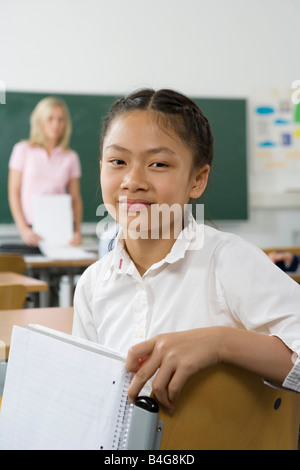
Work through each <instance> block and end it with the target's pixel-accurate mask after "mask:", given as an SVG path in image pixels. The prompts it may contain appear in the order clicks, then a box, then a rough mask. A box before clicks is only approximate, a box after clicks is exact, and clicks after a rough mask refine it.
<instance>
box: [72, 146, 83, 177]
mask: <svg viewBox="0 0 300 470" xmlns="http://www.w3.org/2000/svg"><path fill="white" fill-rule="evenodd" d="M80 177H81V164H80V159H79V155H78V153H76V152H74V151H72V165H71V172H70V179H73V178H80Z"/></svg>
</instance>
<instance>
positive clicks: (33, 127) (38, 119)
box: [29, 96, 72, 149]
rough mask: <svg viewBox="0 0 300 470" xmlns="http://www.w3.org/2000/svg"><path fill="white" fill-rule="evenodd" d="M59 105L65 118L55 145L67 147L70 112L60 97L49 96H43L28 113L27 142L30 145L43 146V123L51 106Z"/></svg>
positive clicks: (70, 127)
mask: <svg viewBox="0 0 300 470" xmlns="http://www.w3.org/2000/svg"><path fill="white" fill-rule="evenodd" d="M58 106H59V107H60V108H62V109H63V111H64V114H65V120H66V127H65V130H64V133H63V135H62V137H61V138H60V140H59V142H57V145H59V146H60V147H62V148H63V149H67V148H69V142H70V137H71V132H72V123H71V118H70V113H69V110H68V107H67V105H66V103H65V102H64V101H63V100H61V99H60V98H56V97H53V96H49V97H47V98H43V99H42V100H41V101H39V102H38V104H37V105H36V106H35V108H34V109H33V111H32V113H31V115H30V136H29V142H30V143H31V144H32V145H41V146H42V147H44V146H45V144H46V142H45V135H44V132H43V124H44V122H45V121H46V120H47V119H48V117H49V115H50V113H51V111H52V109H53V108H56V107H58Z"/></svg>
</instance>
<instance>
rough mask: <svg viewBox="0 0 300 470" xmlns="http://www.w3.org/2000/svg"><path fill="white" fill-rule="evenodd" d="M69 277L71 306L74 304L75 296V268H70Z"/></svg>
mask: <svg viewBox="0 0 300 470" xmlns="http://www.w3.org/2000/svg"><path fill="white" fill-rule="evenodd" d="M68 278H69V299H70V307H72V305H73V297H74V287H75V285H74V273H73V269H68Z"/></svg>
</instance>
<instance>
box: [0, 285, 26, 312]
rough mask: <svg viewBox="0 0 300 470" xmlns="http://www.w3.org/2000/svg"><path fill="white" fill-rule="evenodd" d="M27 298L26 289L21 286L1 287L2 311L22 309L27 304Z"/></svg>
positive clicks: (0, 300) (0, 306) (0, 303)
mask: <svg viewBox="0 0 300 470" xmlns="http://www.w3.org/2000/svg"><path fill="white" fill-rule="evenodd" d="M26 296H27V290H26V287H25V286H23V285H21V284H20V285H19V284H3V285H0V310H11V309H14V308H22V307H23V306H24V304H25V301H26ZM0 314H1V312H0Z"/></svg>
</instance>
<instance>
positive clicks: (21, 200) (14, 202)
mask: <svg viewBox="0 0 300 470" xmlns="http://www.w3.org/2000/svg"><path fill="white" fill-rule="evenodd" d="M71 131H72V125H71V119H70V115H69V111H68V108H67V106H66V104H65V103H64V102H63V101H62V100H60V99H58V98H55V97H47V98H44V99H42V100H41V101H40V102H39V103H38V104H37V105H36V107H35V108H34V110H33V112H32V114H31V116H30V137H29V140H26V141H21V142H19V143H17V144H16V145H15V146H14V148H13V151H12V154H11V157H10V161H9V176H8V199H9V205H10V210H11V213H12V216H13V219H14V221H15V223H16V225H17V227H18V230H19V232H20V235H21V237H22V240H23V241H24V242H25V243H26V244H27V245H30V246H37V245H38V242H39V240H40V238H39V236H38V235H37V234H36V233H34V231H33V230H32V228H31V226H32V223H33V220H32V200H33V196H34V195H36V194H63V193H66V192H67V193H69V194H70V195H71V197H72V206H73V217H74V237H73V239H72V240H71V244H74V245H78V244H80V243H81V233H80V227H81V220H82V199H81V192H80V177H81V166H80V160H79V157H78V154H77V153H76V152H74V151H73V150H71V149H70V148H69V140H70V136H71Z"/></svg>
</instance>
